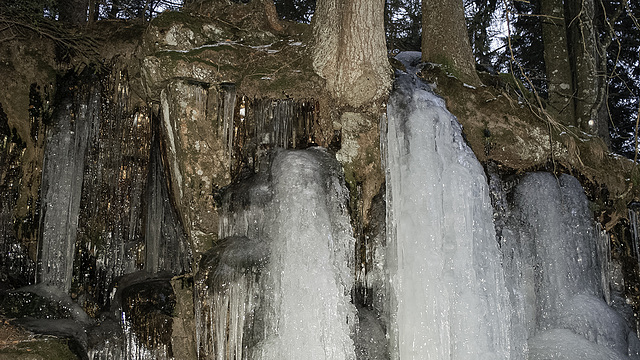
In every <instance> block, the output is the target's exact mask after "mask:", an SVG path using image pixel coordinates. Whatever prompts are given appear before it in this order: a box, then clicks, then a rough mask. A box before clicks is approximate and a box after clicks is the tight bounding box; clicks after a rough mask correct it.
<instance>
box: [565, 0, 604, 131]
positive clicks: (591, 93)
mask: <svg viewBox="0 0 640 360" xmlns="http://www.w3.org/2000/svg"><path fill="white" fill-rule="evenodd" d="M568 15H569V18H570V19H571V27H570V28H569V31H570V34H571V38H570V39H571V43H570V49H571V52H572V58H573V65H574V74H575V75H574V76H575V79H574V83H575V90H576V98H575V103H576V121H577V123H578V124H579V125H580V127H581V128H582V129H583V130H584V131H587V132H590V133H592V134H597V135H599V136H601V137H602V138H603V139H604V140H605V142H607V141H608V139H609V128H608V123H607V118H606V112H604V111H602V108H603V107H604V106H605V101H606V97H605V96H604V95H605V91H606V81H605V78H604V75H605V73H606V69H601V64H602V62H601V61H600V59H599V55H598V53H597V49H599V44H598V39H597V38H596V31H595V25H594V21H593V19H594V17H595V3H594V1H593V0H568ZM605 66H606V63H605ZM603 115H604V116H603Z"/></svg>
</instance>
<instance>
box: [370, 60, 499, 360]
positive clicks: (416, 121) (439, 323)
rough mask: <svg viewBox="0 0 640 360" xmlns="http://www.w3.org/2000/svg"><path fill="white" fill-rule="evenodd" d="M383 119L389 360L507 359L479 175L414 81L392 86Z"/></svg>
mask: <svg viewBox="0 0 640 360" xmlns="http://www.w3.org/2000/svg"><path fill="white" fill-rule="evenodd" d="M407 65H408V66H407V68H411V66H410V65H411V64H410V63H407ZM387 115H388V129H387V133H386V142H385V141H384V140H383V143H385V144H386V148H387V150H386V151H387V155H386V158H387V160H386V161H387V233H388V238H387V246H388V256H387V264H388V268H389V286H390V288H391V289H390V298H391V301H392V303H391V307H390V316H391V327H390V337H391V354H392V358H394V359H434V360H435V359H437V360H442V359H457V360H461V359H469V360H470V359H487V360H489V359H491V360H495V359H507V358H509V346H510V336H509V334H510V322H509V316H510V313H511V306H510V304H509V302H508V297H507V291H506V287H505V282H504V274H503V270H502V267H501V253H500V250H499V248H498V243H497V242H496V235H495V231H494V227H493V219H492V215H493V213H492V208H491V203H490V200H489V190H488V187H487V182H486V178H485V175H484V170H483V168H482V166H481V165H480V163H479V162H478V160H477V159H476V158H475V156H474V154H473V152H472V151H471V150H470V149H469V148H468V146H467V145H466V144H465V142H464V140H463V138H462V134H461V127H460V125H459V124H458V123H457V121H456V119H455V117H453V115H451V114H450V113H449V112H448V111H447V110H446V108H445V105H444V101H443V100H442V99H440V98H438V97H437V96H435V95H434V94H433V93H432V92H431V91H430V90H429V89H428V86H427V85H426V84H422V83H421V82H420V80H419V79H418V78H417V77H415V76H414V75H411V74H400V75H399V76H398V77H397V78H396V84H395V89H394V91H393V93H392V95H391V97H390V99H389V105H388V110H387Z"/></svg>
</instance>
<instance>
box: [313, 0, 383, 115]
mask: <svg viewBox="0 0 640 360" xmlns="http://www.w3.org/2000/svg"><path fill="white" fill-rule="evenodd" d="M313 21H314V26H313V35H314V39H315V44H314V49H313V66H314V69H315V70H316V72H317V73H318V74H319V75H320V76H321V77H323V78H324V79H326V80H327V90H328V91H329V93H330V94H331V95H332V96H333V97H334V98H336V99H337V100H338V101H339V102H340V103H343V104H346V105H350V106H353V107H360V106H363V105H366V104H369V103H372V102H373V101H375V100H378V99H381V98H383V97H384V96H386V95H387V93H388V91H389V87H390V85H391V71H390V67H389V61H388V59H387V47H386V45H385V36H384V0H318V2H317V6H316V12H315V15H314V17H313Z"/></svg>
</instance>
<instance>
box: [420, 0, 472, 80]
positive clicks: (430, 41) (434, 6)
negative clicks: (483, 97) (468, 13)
mask: <svg viewBox="0 0 640 360" xmlns="http://www.w3.org/2000/svg"><path fill="white" fill-rule="evenodd" d="M422 59H423V60H424V61H429V62H433V63H438V64H443V65H444V66H445V67H447V68H448V69H449V71H451V72H452V74H453V75H454V76H456V77H457V78H458V79H460V80H462V81H464V82H465V83H468V84H471V85H479V84H480V79H479V78H478V74H477V73H476V66H475V64H476V62H475V59H474V57H473V51H472V50H471V44H470V41H469V34H468V33H467V26H466V24H465V17H464V7H463V3H462V0H422Z"/></svg>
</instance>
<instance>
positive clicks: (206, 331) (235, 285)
mask: <svg viewBox="0 0 640 360" xmlns="http://www.w3.org/2000/svg"><path fill="white" fill-rule="evenodd" d="M268 251H269V249H268V243H267V242H266V241H264V240H263V239H258V240H251V239H249V238H247V237H241V236H232V237H228V238H225V239H223V240H221V241H220V242H219V243H217V244H216V245H215V246H214V248H213V249H211V250H210V251H209V252H207V254H206V255H205V256H204V257H203V259H202V261H201V263H200V271H199V273H198V274H199V276H197V278H196V284H197V290H198V291H197V292H196V294H195V298H196V300H195V302H196V304H197V306H196V309H195V310H196V312H195V316H196V324H197V326H196V342H197V352H198V358H199V359H216V360H218V359H220V360H222V359H251V357H249V353H248V352H249V349H251V348H252V347H253V346H254V345H255V344H256V343H257V342H259V341H261V340H263V339H264V336H265V330H264V328H263V325H262V324H263V321H264V316H263V315H264V314H263V313H262V312H261V310H262V309H261V308H260V304H261V299H263V296H262V295H263V294H262V291H263V290H264V289H262V288H261V287H260V279H261V276H262V272H263V271H264V268H265V265H266V261H267V258H268Z"/></svg>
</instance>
